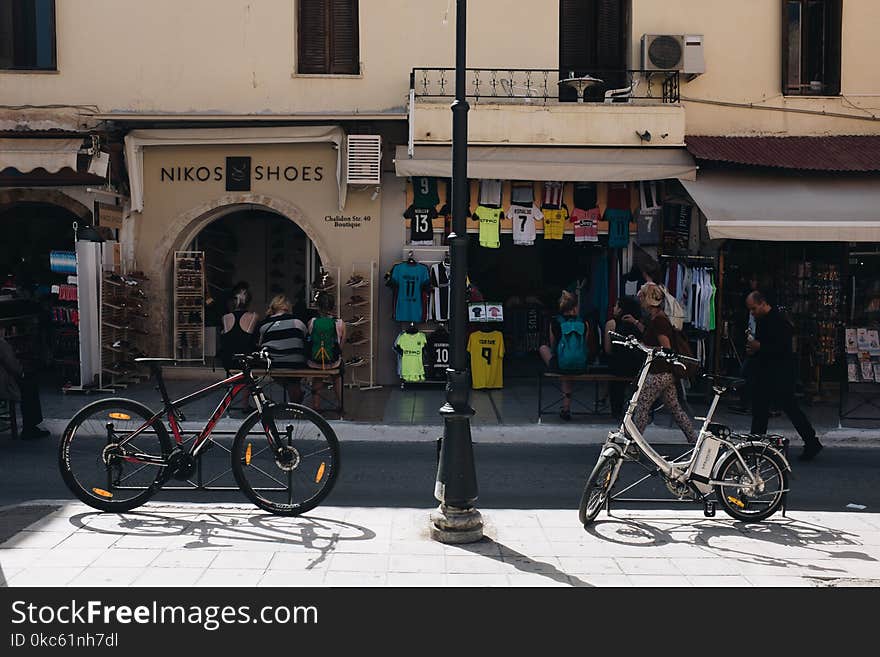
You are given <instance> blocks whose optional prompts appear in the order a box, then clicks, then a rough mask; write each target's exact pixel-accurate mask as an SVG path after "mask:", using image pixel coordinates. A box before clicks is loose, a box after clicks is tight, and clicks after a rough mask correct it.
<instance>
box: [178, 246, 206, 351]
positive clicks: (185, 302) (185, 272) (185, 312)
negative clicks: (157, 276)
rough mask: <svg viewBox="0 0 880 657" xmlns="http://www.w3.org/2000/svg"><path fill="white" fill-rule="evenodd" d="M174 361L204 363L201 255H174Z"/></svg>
mask: <svg viewBox="0 0 880 657" xmlns="http://www.w3.org/2000/svg"><path fill="white" fill-rule="evenodd" d="M173 312H174V318H173V320H174V358H175V359H177V360H179V361H188V362H193V363H204V362H205V252H204V251H175V252H174V311H173Z"/></svg>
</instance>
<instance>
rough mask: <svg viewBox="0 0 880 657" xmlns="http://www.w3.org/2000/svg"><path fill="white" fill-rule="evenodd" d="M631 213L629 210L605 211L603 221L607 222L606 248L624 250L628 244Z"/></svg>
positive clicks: (611, 209) (609, 209)
mask: <svg viewBox="0 0 880 657" xmlns="http://www.w3.org/2000/svg"><path fill="white" fill-rule="evenodd" d="M631 220H632V212H630V211H629V210H615V209H613V208H608V209H607V210H605V221H607V222H608V246H609V247H610V248H612V249H625V248H626V246H627V244H629V222H630V221H631Z"/></svg>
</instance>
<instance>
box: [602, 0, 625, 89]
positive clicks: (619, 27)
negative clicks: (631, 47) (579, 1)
mask: <svg viewBox="0 0 880 657" xmlns="http://www.w3.org/2000/svg"><path fill="white" fill-rule="evenodd" d="M624 4H626V3H624V2H622V0H598V3H597V7H596V68H597V69H598V70H599V71H600V74H599V77H601V78H602V79H603V80H605V82H606V83H607V84H608V87H610V88H620V87H622V86H624V84H626V79H627V76H626V73H625V72H623V71H624V69H626V43H627V38H626V34H625V33H624V30H625V29H626V16H625V15H624Z"/></svg>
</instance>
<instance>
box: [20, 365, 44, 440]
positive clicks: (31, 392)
mask: <svg viewBox="0 0 880 657" xmlns="http://www.w3.org/2000/svg"><path fill="white" fill-rule="evenodd" d="M18 387H19V390H21V424H22V426H23V427H24V428H25V429H32V428H34V427H36V426H37V425H38V424H39V423H40V422H42V421H43V407H42V406H41V405H40V387H39V386H38V385H37V381H36V379H34V377H32V376H28V375H25V376H23V377H20V378H19V379H18Z"/></svg>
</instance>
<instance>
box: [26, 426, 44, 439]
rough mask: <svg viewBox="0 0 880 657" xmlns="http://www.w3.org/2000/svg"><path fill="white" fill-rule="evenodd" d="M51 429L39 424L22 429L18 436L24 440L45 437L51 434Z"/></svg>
mask: <svg viewBox="0 0 880 657" xmlns="http://www.w3.org/2000/svg"><path fill="white" fill-rule="evenodd" d="M49 433H50V432H49V431H48V430H46V429H43V428H41V427H39V426H34V427H25V428H24V429H22V431H21V433H20V434H18V437H19V438H21V439H22V440H36V439H37V438H45V437H47V436H48V435H49Z"/></svg>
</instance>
